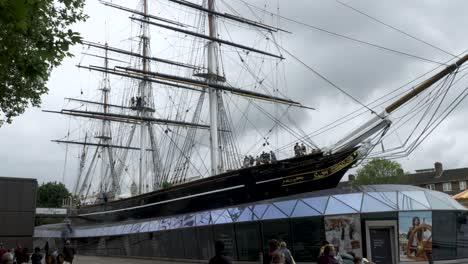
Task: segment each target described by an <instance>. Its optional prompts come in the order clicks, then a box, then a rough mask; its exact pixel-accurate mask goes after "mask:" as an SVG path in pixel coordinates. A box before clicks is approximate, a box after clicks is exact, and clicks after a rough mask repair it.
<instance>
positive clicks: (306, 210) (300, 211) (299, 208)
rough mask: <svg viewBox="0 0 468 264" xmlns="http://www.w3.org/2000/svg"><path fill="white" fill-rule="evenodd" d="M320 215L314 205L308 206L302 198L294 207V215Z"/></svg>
mask: <svg viewBox="0 0 468 264" xmlns="http://www.w3.org/2000/svg"><path fill="white" fill-rule="evenodd" d="M314 215H320V213H319V212H318V211H316V210H315V209H313V208H312V207H310V206H308V205H307V204H305V203H304V202H302V201H301V200H299V201H298V202H297V204H296V207H295V208H294V212H293V213H292V215H291V216H292V217H301V216H314Z"/></svg>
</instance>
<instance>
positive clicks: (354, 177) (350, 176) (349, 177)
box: [348, 174, 356, 182]
mask: <svg viewBox="0 0 468 264" xmlns="http://www.w3.org/2000/svg"><path fill="white" fill-rule="evenodd" d="M348 179H349V181H350V182H352V181H354V179H356V176H354V174H350V175H349V176H348Z"/></svg>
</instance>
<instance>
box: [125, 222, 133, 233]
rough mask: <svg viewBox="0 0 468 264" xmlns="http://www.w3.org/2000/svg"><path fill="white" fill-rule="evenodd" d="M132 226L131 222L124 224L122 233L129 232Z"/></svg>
mask: <svg viewBox="0 0 468 264" xmlns="http://www.w3.org/2000/svg"><path fill="white" fill-rule="evenodd" d="M132 227H133V224H128V225H125V226H124V230H123V233H124V234H130V233H131V232H132Z"/></svg>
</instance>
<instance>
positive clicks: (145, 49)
mask: <svg viewBox="0 0 468 264" xmlns="http://www.w3.org/2000/svg"><path fill="white" fill-rule="evenodd" d="M143 12H144V19H145V20H148V0H144V2H143ZM142 29H143V32H142V36H141V40H142V44H143V50H142V52H143V58H142V59H141V60H142V63H143V71H144V72H148V71H149V65H148V59H146V58H147V57H148V54H149V50H148V49H149V34H148V24H146V23H142ZM144 77H145V78H146V77H147V76H146V74H145V75H144ZM147 86H148V82H147V81H145V80H142V81H141V82H140V91H139V96H140V100H141V103H142V104H143V105H140V106H138V109H139V112H140V116H141V117H145V114H146V112H145V107H143V106H144V104H145V101H148V99H149V98H148V96H147V91H146V90H147ZM145 126H150V124H147V123H146V122H141V123H140V166H139V172H138V194H142V193H143V192H144V191H143V179H144V175H145V169H146V168H145V166H146V164H145V142H146V133H145Z"/></svg>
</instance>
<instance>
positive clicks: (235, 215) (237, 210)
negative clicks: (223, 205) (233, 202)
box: [227, 207, 244, 222]
mask: <svg viewBox="0 0 468 264" xmlns="http://www.w3.org/2000/svg"><path fill="white" fill-rule="evenodd" d="M243 210H244V207H234V208H228V209H227V211H228V213H229V214H230V215H231V219H232V221H234V222H235V221H237V219H238V218H239V216H240V215H241V214H242V211H243Z"/></svg>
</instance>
